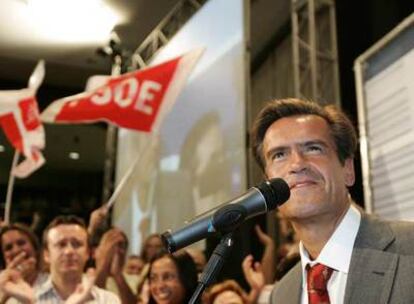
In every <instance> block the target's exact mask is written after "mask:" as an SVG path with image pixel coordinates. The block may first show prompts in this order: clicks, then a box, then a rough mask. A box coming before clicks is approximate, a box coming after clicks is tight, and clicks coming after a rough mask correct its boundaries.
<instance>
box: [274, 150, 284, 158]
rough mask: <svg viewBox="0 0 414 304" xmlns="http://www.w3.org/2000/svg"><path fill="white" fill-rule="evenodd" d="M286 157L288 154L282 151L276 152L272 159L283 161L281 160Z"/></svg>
mask: <svg viewBox="0 0 414 304" xmlns="http://www.w3.org/2000/svg"><path fill="white" fill-rule="evenodd" d="M285 155H286V153H285V152H282V151H280V152H275V153H273V155H272V159H273V160H277V159H281V158H283V157H284V156H285Z"/></svg>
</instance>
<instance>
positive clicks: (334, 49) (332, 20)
mask: <svg viewBox="0 0 414 304" xmlns="http://www.w3.org/2000/svg"><path fill="white" fill-rule="evenodd" d="M329 28H330V34H331V54H332V73H333V79H334V84H333V85H334V98H335V100H334V102H335V104H336V106H338V107H340V106H341V87H340V82H339V67H338V65H339V63H338V41H337V39H336V13H335V2H334V1H332V2H331V3H330V5H329Z"/></svg>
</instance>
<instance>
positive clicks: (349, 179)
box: [344, 158, 355, 187]
mask: <svg viewBox="0 0 414 304" xmlns="http://www.w3.org/2000/svg"><path fill="white" fill-rule="evenodd" d="M344 180H345V185H346V186H347V187H351V186H352V185H353V184H354V183H355V169H354V159H353V158H347V159H345V163H344Z"/></svg>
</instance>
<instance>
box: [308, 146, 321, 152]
mask: <svg viewBox="0 0 414 304" xmlns="http://www.w3.org/2000/svg"><path fill="white" fill-rule="evenodd" d="M306 150H307V151H308V152H314V153H319V152H322V151H323V148H322V147H321V146H319V145H311V146H308V147H307V148H306Z"/></svg>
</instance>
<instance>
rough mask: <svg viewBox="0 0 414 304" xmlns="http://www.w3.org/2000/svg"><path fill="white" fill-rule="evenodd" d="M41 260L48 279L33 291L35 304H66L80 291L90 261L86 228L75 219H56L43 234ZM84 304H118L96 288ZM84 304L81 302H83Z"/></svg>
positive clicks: (65, 217)
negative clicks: (45, 267)
mask: <svg viewBox="0 0 414 304" xmlns="http://www.w3.org/2000/svg"><path fill="white" fill-rule="evenodd" d="M43 245H44V258H45V261H46V262H47V263H48V264H49V265H50V278H49V280H47V281H46V282H45V283H44V284H43V285H42V286H40V287H39V288H38V289H36V290H35V292H36V299H37V301H36V303H40V304H46V303H47V304H49V303H65V301H66V300H67V299H68V298H69V296H71V295H72V294H74V293H75V291H76V290H77V291H79V289H80V286H81V284H82V283H83V284H84V285H86V278H83V271H84V268H85V264H86V262H87V260H88V259H89V244H88V234H87V231H86V226H85V224H84V222H83V221H82V219H80V218H78V217H76V216H58V217H56V218H55V219H54V220H53V221H52V222H51V223H50V224H49V226H48V227H47V228H46V230H45V231H44V234H43ZM86 300H87V303H114V304H117V303H120V301H119V299H118V297H117V296H116V295H115V294H113V293H111V292H109V291H106V290H103V289H100V288H98V287H96V286H94V287H92V288H91V289H90V293H88V296H87V299H86ZM82 303H83V302H82Z"/></svg>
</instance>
